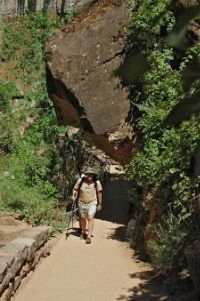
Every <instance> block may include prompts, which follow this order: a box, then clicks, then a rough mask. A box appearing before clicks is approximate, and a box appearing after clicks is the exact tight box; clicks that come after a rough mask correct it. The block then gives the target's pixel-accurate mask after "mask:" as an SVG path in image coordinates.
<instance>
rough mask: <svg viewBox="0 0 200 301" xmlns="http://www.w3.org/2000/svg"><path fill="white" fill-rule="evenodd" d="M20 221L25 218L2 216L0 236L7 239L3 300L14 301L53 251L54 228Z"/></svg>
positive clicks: (2, 257) (0, 257)
mask: <svg viewBox="0 0 200 301" xmlns="http://www.w3.org/2000/svg"><path fill="white" fill-rule="evenodd" d="M16 218H21V217H20V216H16V215H12V214H9V213H1V225H0V233H1V236H2V237H3V238H4V239H3V244H1V246H0V301H9V300H10V299H11V297H12V296H13V295H14V294H15V292H16V290H17V289H18V287H19V286H20V284H21V282H23V280H25V279H26V277H27V276H28V275H29V274H30V272H31V271H33V270H34V268H35V266H36V265H37V264H38V262H39V260H40V258H41V257H46V256H47V255H49V252H50V249H51V243H50V240H49V239H50V237H51V236H52V233H53V229H52V228H51V227H46V226H39V227H30V226H28V225H26V224H25V223H23V224H22V222H20V221H18V220H16ZM6 227H7V228H6ZM11 228H13V229H11ZM14 228H16V229H15V230H14ZM6 234H8V236H9V237H8V236H7V235H6ZM5 235H6V239H5Z"/></svg>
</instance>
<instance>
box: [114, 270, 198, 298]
mask: <svg viewBox="0 0 200 301" xmlns="http://www.w3.org/2000/svg"><path fill="white" fill-rule="evenodd" d="M130 277H131V278H132V279H133V280H134V279H136V281H137V279H140V280H141V281H142V283H140V284H139V285H138V284H137V285H136V286H135V287H133V288H132V289H130V290H129V291H128V293H129V294H130V293H131V295H129V296H127V295H121V296H119V297H118V298H117V300H119V301H199V299H198V297H196V296H195V294H194V292H193V285H192V282H191V281H190V280H189V281H190V282H191V283H190V284H189V283H188V280H185V283H184V281H181V283H180V284H179V287H176V286H175V285H174V283H171V285H169V284H168V285H166V284H165V283H164V281H163V279H162V278H161V277H159V276H155V272H153V271H145V272H138V273H133V274H130ZM190 286H191V287H190ZM189 287H190V288H189ZM188 288H189V290H188ZM189 291H191V292H190V293H189Z"/></svg>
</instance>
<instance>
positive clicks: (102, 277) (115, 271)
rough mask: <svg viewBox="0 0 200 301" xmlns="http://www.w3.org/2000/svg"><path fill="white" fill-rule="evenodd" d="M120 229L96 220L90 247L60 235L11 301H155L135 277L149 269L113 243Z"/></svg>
mask: <svg viewBox="0 0 200 301" xmlns="http://www.w3.org/2000/svg"><path fill="white" fill-rule="evenodd" d="M120 229H122V226H121V225H117V224H114V223H111V222H107V221H102V220H96V221H95V231H94V237H93V239H92V244H91V245H87V244H85V241H84V240H80V238H79V237H78V236H76V235H75V233H73V234H71V235H70V236H69V238H68V239H67V240H66V239H65V235H64V234H62V235H61V236H60V238H59V240H58V242H57V243H56V245H55V246H54V248H53V250H52V253H51V256H49V257H48V258H46V259H44V260H43V261H42V262H41V264H40V265H39V266H38V267H37V268H36V270H35V272H34V273H33V275H32V276H31V278H30V279H29V281H28V282H27V283H26V284H24V285H23V286H22V288H21V289H20V290H19V292H18V293H17V295H16V296H15V298H14V301H36V300H40V301H47V300H48V301H55V300H58V301H66V300H71V301H78V300H83V301H93V300H99V301H100V300H104V301H114V300H158V299H151V297H150V295H149V294H147V295H146V293H144V291H142V290H140V289H139V288H140V287H141V285H142V283H144V281H145V280H144V279H143V280H142V277H139V276H138V273H139V274H141V273H142V272H143V271H147V270H148V267H147V266H145V265H144V264H142V263H140V262H138V261H137V260H136V259H134V257H133V252H132V250H131V249H130V248H129V246H128V244H127V243H125V242H123V241H121V240H120V239H118V240H117V239H115V234H116V232H117V231H119V230H120ZM142 295H143V296H142ZM145 295H146V297H147V296H148V297H147V298H146V297H145ZM133 296H136V299H135V298H134V299H132V298H133ZM159 300H160V299H159Z"/></svg>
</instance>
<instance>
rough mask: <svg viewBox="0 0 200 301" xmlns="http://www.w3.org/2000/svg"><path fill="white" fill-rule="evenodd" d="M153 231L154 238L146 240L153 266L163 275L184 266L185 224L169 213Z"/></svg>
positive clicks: (187, 234)
mask: <svg viewBox="0 0 200 301" xmlns="http://www.w3.org/2000/svg"><path fill="white" fill-rule="evenodd" d="M155 233H156V239H155V240H152V241H149V242H148V248H150V249H151V253H152V256H151V259H152V262H153V264H154V266H155V268H156V269H158V270H160V271H162V273H163V274H165V275H166V274H169V273H170V272H172V271H173V272H174V271H176V272H178V271H180V269H181V268H185V261H184V257H183V253H184V250H185V248H186V246H187V244H188V236H189V233H188V229H187V226H186V225H184V226H183V225H182V223H180V221H179V220H178V219H177V218H176V217H175V216H173V215H172V214H170V215H169V216H167V217H166V218H164V224H163V225H162V226H161V225H159V226H157V228H156V229H155Z"/></svg>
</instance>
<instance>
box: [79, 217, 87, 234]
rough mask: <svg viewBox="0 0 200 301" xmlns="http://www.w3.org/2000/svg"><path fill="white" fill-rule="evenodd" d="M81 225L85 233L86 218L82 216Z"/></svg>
mask: <svg viewBox="0 0 200 301" xmlns="http://www.w3.org/2000/svg"><path fill="white" fill-rule="evenodd" d="M80 226H81V230H82V233H83V234H86V218H84V217H81V218H80Z"/></svg>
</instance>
